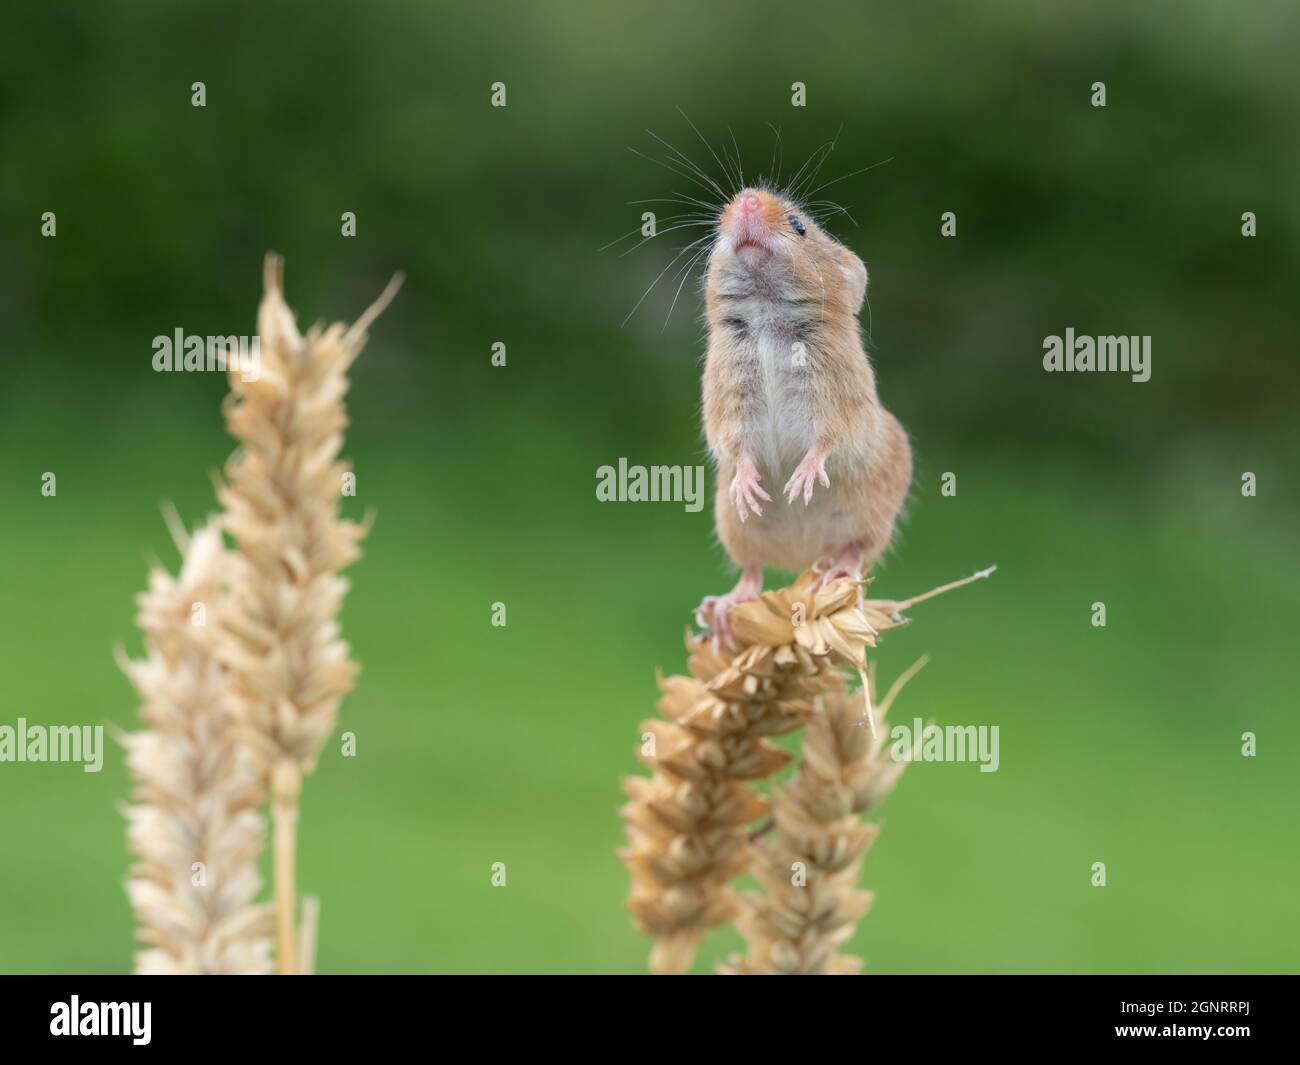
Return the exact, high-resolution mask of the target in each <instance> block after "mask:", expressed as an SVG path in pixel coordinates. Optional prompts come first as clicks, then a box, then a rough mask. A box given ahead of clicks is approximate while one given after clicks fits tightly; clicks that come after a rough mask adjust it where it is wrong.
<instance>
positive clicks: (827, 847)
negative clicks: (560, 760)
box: [619, 570, 992, 975]
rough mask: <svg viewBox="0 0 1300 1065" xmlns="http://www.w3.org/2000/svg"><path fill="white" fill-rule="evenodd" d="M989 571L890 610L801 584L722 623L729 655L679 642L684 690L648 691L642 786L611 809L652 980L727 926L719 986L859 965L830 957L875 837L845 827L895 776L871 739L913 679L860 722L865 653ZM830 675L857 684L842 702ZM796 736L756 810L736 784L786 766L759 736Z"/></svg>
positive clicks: (679, 680) (812, 582)
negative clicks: (791, 772) (794, 749)
mask: <svg viewBox="0 0 1300 1065" xmlns="http://www.w3.org/2000/svg"><path fill="white" fill-rule="evenodd" d="M991 572H992V570H987V571H983V572H981V573H978V574H976V575H975V576H973V577H969V578H967V579H966V580H963V581H954V582H953V583H952V584H949V585H944V586H943V587H942V588H937V589H935V590H934V591H933V592H927V593H926V594H924V595H920V596H916V597H914V598H912V599H909V600H905V601H894V600H872V599H864V598H863V596H862V592H861V588H862V586H863V582H859V581H854V580H849V579H842V580H838V581H834V582H832V583H830V584H827V585H825V586H823V587H820V588H818V587H817V584H816V582H817V576H818V574H817V572H816V571H815V570H809V571H808V572H806V573H804V574H802V575H800V576H799V577H798V578H797V579H796V580H795V581H794V583H793V584H791V585H790V586H789V587H786V588H782V589H780V590H778V591H772V592H765V593H764V594H763V595H762V596H761V597H760V598H759V599H757V600H755V601H753V602H750V603H745V604H742V605H741V606H738V607H734V608H733V609H732V613H731V623H732V628H733V629H734V631H735V633H736V636H737V639H738V641H739V645H740V646H739V648H738V649H731V650H728V651H726V652H723V651H721V650H720V649H718V648H717V647H715V646H714V645H713V644H712V643H710V642H709V641H708V640H706V639H703V638H700V637H696V636H693V635H691V634H690V633H689V632H688V633H687V636H686V647H687V651H688V652H689V660H688V670H689V674H690V675H689V676H684V677H683V676H675V677H668V678H666V679H665V678H663V677H661V678H660V680H659V687H660V690H661V692H662V697H661V698H660V700H659V710H660V713H662V714H663V716H664V717H665V718H667V719H668V720H666V721H663V720H659V721H656V720H651V721H646V722H643V723H642V726H641V727H642V730H643V737H644V739H645V742H644V743H643V746H642V748H641V760H642V761H643V762H645V764H646V765H647V766H649V767H650V770H651V775H650V777H649V778H645V777H634V778H630V779H627V780H625V781H624V791H625V792H626V793H627V795H628V796H629V798H630V800H631V801H630V802H628V803H627V804H625V805H624V806H623V808H622V810H621V813H622V817H623V821H624V824H625V826H626V831H627V838H628V845H627V846H626V847H625V848H624V849H623V850H621V851H620V852H619V855H620V857H621V858H622V859H623V862H624V863H625V864H626V865H627V867H628V869H629V871H630V872H631V879H632V886H631V892H630V894H629V896H628V907H629V909H631V911H632V914H633V916H634V918H635V919H636V922H637V925H638V927H639V928H640V929H641V931H642V932H643V933H644V934H646V935H648V936H650V937H652V938H653V939H654V940H655V945H654V947H653V948H652V950H651V953H650V968H651V970H652V971H653V972H656V973H663V974H678V973H685V972H687V971H688V970H689V969H690V968H691V965H692V963H693V962H694V958H695V952H696V948H697V947H698V945H699V942H700V940H701V939H702V938H703V937H704V936H705V934H706V933H708V932H709V931H710V930H711V929H712V928H714V927H716V926H718V925H721V924H725V923H727V922H728V921H734V922H735V924H736V927H737V928H738V929H739V930H740V932H741V934H742V935H743V936H744V937H745V940H746V942H747V944H748V950H747V952H746V953H745V954H744V955H734V956H732V957H731V958H730V959H729V960H728V961H727V963H726V964H725V965H722V966H720V967H719V969H720V971H721V972H723V973H728V974H733V975H749V974H760V973H761V974H847V973H855V972H857V971H859V970H860V968H861V964H862V963H861V961H860V960H859V959H857V958H854V957H852V956H849V955H841V954H839V952H838V951H839V948H840V947H841V946H843V944H844V943H845V942H847V941H848V939H849V938H850V937H851V936H852V934H853V930H854V927H855V924H856V922H857V920H858V919H859V918H860V917H862V916H863V915H864V914H865V913H866V910H867V907H868V906H869V905H870V903H871V895H870V894H869V893H867V892H863V891H859V890H858V887H857V881H858V874H859V871H860V869H861V865H862V856H863V855H864V854H865V853H866V850H867V848H868V847H869V846H870V845H871V843H872V841H873V840H874V839H875V835H876V829H875V827H874V826H872V825H865V824H863V823H862V822H861V821H860V819H859V817H860V815H861V814H862V813H863V812H864V811H866V810H867V809H869V808H870V807H872V806H874V805H875V804H876V803H877V802H879V801H880V800H882V799H883V798H884V797H885V795H887V794H888V792H889V791H890V789H891V788H892V787H893V786H894V783H895V781H896V780H897V779H898V777H899V775H900V774H901V773H902V771H903V768H904V765H903V763H896V762H892V761H890V760H888V759H887V758H885V757H884V756H883V748H884V734H883V732H882V730H881V727H880V726H881V722H882V721H883V718H884V713H885V711H887V710H888V708H889V704H890V703H891V702H892V701H893V699H894V697H895V696H896V695H897V693H898V690H899V689H900V688H901V687H902V684H903V683H905V682H906V680H907V679H908V678H909V677H910V676H911V675H912V674H913V673H914V672H915V669H916V668H919V664H918V666H917V667H914V668H913V669H912V670H909V671H908V673H906V674H904V676H903V677H902V678H901V679H900V682H899V683H898V684H896V685H895V686H894V688H893V689H892V690H891V691H890V693H889V694H888V695H887V696H886V698H885V701H884V703H883V704H882V705H881V706H880V707H879V708H873V707H872V705H871V703H872V699H871V682H870V681H869V680H868V679H867V677H866V668H867V660H866V650H867V648H868V647H872V648H874V647H875V646H876V639H877V637H878V636H879V635H880V634H881V633H883V632H885V631H887V630H888V629H891V628H894V627H896V626H898V625H901V624H904V623H906V621H907V619H906V618H905V617H904V616H903V614H902V611H903V610H904V609H906V608H908V607H910V606H912V605H913V604H915V603H919V602H921V601H922V600H924V599H928V598H930V597H931V596H933V595H937V594H940V593H941V592H944V591H948V590H950V589H952V588H956V587H960V586H961V585H963V584H968V583H970V582H971V581H973V580H978V579H980V578H981V577H985V576H988V574H989V573H991ZM920 664H923V662H922V663H920ZM845 667H851V668H852V670H853V672H854V673H856V674H857V675H858V676H860V677H861V678H862V679H863V684H862V687H861V688H860V689H859V690H858V691H856V692H851V691H850V690H849V677H850V674H849V673H848V672H846V668H845ZM805 726H806V728H807V732H806V736H805V742H804V745H803V750H802V756H801V759H800V762H799V765H798V767H797V770H796V773H795V776H794V777H793V779H792V780H791V781H790V782H789V783H788V784H786V785H785V786H784V787H782V788H779V789H775V790H774V791H773V793H772V798H771V800H767V799H764V798H763V797H762V796H761V795H760V794H759V793H758V792H757V790H755V789H754V788H753V787H752V786H751V785H752V783H753V782H757V781H761V780H770V778H771V777H772V776H773V774H775V773H776V772H777V771H778V770H780V769H782V768H784V767H785V766H786V765H787V764H788V763H789V762H790V761H791V756H790V755H788V754H786V753H785V752H784V751H782V750H780V749H779V748H777V747H776V746H774V745H773V744H772V743H771V742H770V741H768V740H767V739H765V737H767V736H775V735H780V734H782V733H788V732H793V731H795V730H797V729H799V728H802V727H805ZM769 812H770V813H771V814H772V816H771V818H770V819H769V820H768V821H767V822H766V824H763V825H761V826H755V824H754V823H755V822H756V821H757V820H758V818H760V817H762V816H763V815H764V814H767V813H769ZM773 829H774V830H775V832H774V834H773V836H772V838H766V837H768V834H769V833H771V832H772V830H773ZM741 872H749V873H751V874H753V876H754V877H755V879H757V880H758V882H759V884H760V885H761V886H762V887H763V888H764V889H765V893H764V894H757V893H748V894H746V895H744V896H739V895H737V893H736V892H735V890H734V888H733V887H732V883H731V881H732V879H733V878H734V877H735V876H736V875H737V874H738V873H741Z"/></svg>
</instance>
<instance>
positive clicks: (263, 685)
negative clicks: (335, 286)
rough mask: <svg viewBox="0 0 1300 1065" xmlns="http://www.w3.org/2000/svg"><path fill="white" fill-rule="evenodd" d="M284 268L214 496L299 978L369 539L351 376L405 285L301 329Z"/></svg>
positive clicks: (227, 649)
mask: <svg viewBox="0 0 1300 1065" xmlns="http://www.w3.org/2000/svg"><path fill="white" fill-rule="evenodd" d="M282 274H283V263H282V261H281V259H280V258H279V257H278V256H275V255H268V256H267V258H266V263H265V268H264V271H263V280H264V294H263V296H262V303H261V306H260V307H259V309H258V314H257V327H258V335H259V337H260V342H261V368H260V369H261V372H260V374H259V375H258V376H257V378H256V379H255V380H245V379H244V375H243V374H242V373H240V372H239V371H238V370H234V369H232V372H231V374H230V387H231V394H230V396H229V397H228V399H227V403H226V407H225V413H226V423H227V426H228V428H229V430H230V432H231V434H232V435H233V436H235V437H236V439H237V440H238V441H239V443H240V448H239V450H237V451H236V452H235V454H234V455H233V456H232V457H231V459H230V462H229V463H228V464H227V467H226V480H227V483H226V484H224V485H219V486H218V494H219V498H220V500H221V503H222V505H223V506H224V507H225V508H226V525H227V528H228V529H229V530H230V532H231V534H232V535H233V537H234V539H235V543H236V545H237V548H238V550H237V552H236V557H235V565H234V566H233V568H232V571H231V587H232V593H233V595H232V598H233V603H232V608H231V610H230V611H229V612H228V613H227V614H226V615H225V616H224V618H223V631H224V634H225V637H226V638H225V640H224V642H223V647H222V657H223V660H224V662H225V663H226V665H227V666H228V668H229V671H230V677H231V690H232V694H233V697H234V705H235V708H236V711H237V713H238V716H239V720H240V724H241V728H242V735H243V737H244V740H245V742H246V743H247V744H248V747H249V749H250V750H251V751H252V753H253V757H254V761H255V764H256V765H257V768H258V772H259V775H260V779H261V781H262V783H263V785H264V786H268V787H269V788H270V790H271V813H272V823H273V828H274V836H275V840H274V850H273V868H274V878H275V904H276V962H277V969H278V971H279V972H281V973H293V972H296V971H298V970H299V969H300V967H301V963H300V959H299V954H298V949H297V947H296V945H295V928H294V924H295V914H294V911H295V909H296V905H295V903H296V897H297V896H296V887H295V884H294V868H295V848H296V835H297V820H298V799H299V794H300V792H301V790H302V778H303V776H304V775H305V774H307V773H310V772H311V771H312V769H313V768H314V767H315V765H316V760H317V758H318V757H319V755H320V752H321V749H322V747H323V746H324V744H325V741H326V740H327V739H328V738H329V736H330V734H331V733H332V732H333V731H334V727H335V724H336V722H337V719H338V708H339V702H340V701H341V699H342V698H343V696H344V695H345V694H346V693H347V692H348V691H349V690H351V688H352V687H353V685H354V683H355V681H356V676H357V671H358V666H357V664H356V663H355V662H354V661H352V659H351V658H350V657H349V650H348V645H347V644H346V643H344V642H343V640H342V639H341V638H340V634H339V624H338V615H339V609H340V606H341V605H342V601H343V597H344V595H345V594H346V592H347V588H348V582H347V581H346V580H345V579H344V578H343V577H342V576H340V571H342V570H343V569H344V568H345V567H346V566H348V565H349V564H350V563H351V562H353V561H355V560H356V559H357V558H358V557H359V555H360V549H359V547H358V543H359V541H360V540H361V539H362V537H363V536H364V535H365V529H364V528H363V527H362V526H360V525H358V524H357V523H355V522H351V521H345V520H343V519H342V518H340V516H339V506H340V498H341V496H342V493H343V487H344V483H345V475H347V474H348V473H349V472H350V471H349V467H348V465H347V463H345V462H343V461H341V460H340V458H339V454H340V451H341V450H342V447H343V431H344V429H345V428H346V426H347V414H346V411H345V409H344V404H343V399H344V396H345V395H346V393H347V390H348V377H347V372H348V368H349V367H350V366H351V364H352V361H353V360H354V359H355V358H356V357H357V355H358V354H359V353H360V351H361V349H362V347H363V346H364V344H365V341H366V329H367V327H368V326H369V325H370V323H371V322H372V321H373V320H374V318H375V317H376V316H377V315H378V314H379V313H380V312H381V311H383V309H384V308H385V307H386V306H387V305H388V302H389V301H390V300H391V299H392V297H393V296H394V295H395V294H396V292H397V288H398V287H399V285H400V284H401V277H400V275H398V276H397V277H395V278H394V279H393V281H392V283H390V284H389V286H388V288H387V289H386V290H385V291H384V293H383V295H382V296H380V298H379V300H378V301H376V303H375V304H374V305H373V306H372V307H371V308H370V309H369V310H368V311H366V312H365V314H363V315H362V316H361V318H360V319H358V320H357V322H356V323H355V324H354V325H352V326H351V327H348V326H345V325H343V324H342V323H335V324H333V325H331V326H329V327H327V328H325V327H322V326H321V325H319V324H317V325H313V326H312V327H311V329H309V330H308V332H307V334H306V336H303V335H302V334H300V333H299V332H298V327H297V324H296V322H295V320H294V316H293V313H292V312H291V311H290V310H289V307H288V306H287V304H286V303H285V300H284V293H283V287H282Z"/></svg>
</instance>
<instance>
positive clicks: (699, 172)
mask: <svg viewBox="0 0 1300 1065" xmlns="http://www.w3.org/2000/svg"><path fill="white" fill-rule="evenodd" d="M646 132H647V133H649V134H650V136H652V137H653V138H654V139H655V140H657V141H658V142H659V143H660V144H662V145H663V146H664V147H665V148H667V149H668V150H669V151H670V152H673V153H674V154H676V156H677V157H678V159H680V160H681V162H683V163H684V164H685V165H686V166H688V167H689V168H690V169H691V170H692V171H693V172H694V173H695V174H697V175H698V176H699V177H701V178H703V179H704V180H705V181H707V182H708V183H709V184H710V185H711V186H712V187H713V189H714V191H715V192H717V194H718V196H719V197H720V198H721V199H723V200H725V199H726V198H727V194H726V193H725V192H723V191H722V187H721V186H720V185H719V184H718V183H717V182H716V181H714V180H713V178H711V177H710V176H709V175H708V174H706V173H705V172H704V171H703V170H702V169H701V168H700V166H699V164H698V163H696V162H695V160H694V159H692V158H690V157H689V156H688V155H687V154H686V153H685V152H683V151H681V150H679V149H677V148H674V147H673V146H672V145H671V144H669V143H668V142H667V141H666V140H664V139H663V138H662V137H661V136H659V134H657V133H655V131H654V130H651V129H648V130H646Z"/></svg>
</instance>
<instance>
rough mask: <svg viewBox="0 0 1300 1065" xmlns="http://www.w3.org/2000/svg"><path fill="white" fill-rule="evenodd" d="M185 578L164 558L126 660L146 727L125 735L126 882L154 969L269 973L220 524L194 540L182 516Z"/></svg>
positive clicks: (144, 962)
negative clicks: (227, 661)
mask: <svg viewBox="0 0 1300 1065" xmlns="http://www.w3.org/2000/svg"><path fill="white" fill-rule="evenodd" d="M169 521H170V523H171V524H172V530H173V536H174V537H175V538H176V541H177V546H178V547H179V548H180V549H181V552H182V555H183V559H184V560H183V563H182V565H181V569H180V574H179V575H178V576H177V577H172V576H171V575H170V574H168V573H167V572H166V571H164V570H163V569H162V568H161V567H160V566H156V565H155V566H154V567H152V568H151V569H150V573H149V588H148V590H147V591H146V592H144V593H142V594H141V595H140V596H138V597H137V600H136V601H137V604H138V606H139V614H138V618H137V623H138V625H139V627H140V629H141V630H142V631H143V633H144V637H145V649H146V655H145V657H144V658H143V659H141V660H139V661H130V660H127V659H126V658H125V656H119V658H120V663H121V666H122V668H123V670H124V671H125V672H126V674H127V676H128V677H129V678H130V680H131V682H132V684H134V686H135V688H136V691H137V692H138V693H139V695H140V698H141V700H142V704H143V705H142V706H141V709H140V716H141V717H142V718H143V720H144V723H145V725H146V726H147V728H146V729H145V730H144V731H141V732H135V733H131V734H129V735H126V736H123V737H122V742H123V743H124V744H125V746H126V762H127V768H128V769H129V771H130V773H131V777H132V779H133V781H134V789H133V792H132V797H133V799H134V802H133V803H132V804H131V805H129V806H127V807H126V808H125V810H124V812H125V814H126V819H127V842H128V844H129V846H130V849H131V851H132V853H134V855H135V857H136V862H135V864H134V865H133V866H132V869H131V874H130V877H129V878H128V880H127V883H126V890H127V895H128V897H129V898H130V901H131V906H132V908H133V909H134V911H135V915H136V919H137V921H138V923H139V931H138V936H139V938H140V939H141V940H142V941H143V942H144V943H145V944H147V949H145V950H141V951H139V952H138V953H137V954H136V959H135V969H136V972H138V973H149V974H218V973H265V972H267V971H269V969H270V958H271V945H270V939H269V938H268V936H269V933H270V914H269V912H268V910H267V908H266V907H265V906H263V905H257V904H255V903H254V901H253V900H254V898H255V897H256V895H257V893H258V891H259V889H260V887H261V881H260V878H259V877H258V873H257V856H258V854H260V853H261V850H262V847H263V844H264V842H265V838H264V837H265V832H264V828H263V823H262V818H261V816H260V814H259V813H258V812H257V807H258V805H259V802H260V795H259V788H258V786H257V780H256V778H255V776H254V774H253V772H252V770H251V769H250V767H249V766H248V765H247V763H246V762H245V761H243V760H242V758H241V751H240V745H239V743H238V741H237V738H236V735H235V728H234V723H233V721H232V717H231V707H230V703H229V699H228V697H227V695H226V688H225V684H224V680H223V677H222V676H221V668H220V666H219V664H218V662H217V656H216V632H217V623H218V621H219V617H220V614H221V611H222V610H223V609H224V607H223V603H222V598H221V596H222V585H221V577H222V572H223V569H224V567H225V564H226V562H227V554H226V551H225V548H224V547H223V545H222V540H221V532H220V529H219V526H218V524H217V522H216V521H215V520H214V521H210V522H209V523H208V524H207V525H205V526H203V527H202V528H200V529H199V530H198V531H197V532H195V534H194V536H193V537H192V538H191V537H189V536H187V535H186V534H185V531H184V529H183V528H182V527H181V526H180V522H179V519H178V518H175V516H174V513H173V514H172V515H169Z"/></svg>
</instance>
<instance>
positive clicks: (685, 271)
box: [659, 246, 709, 333]
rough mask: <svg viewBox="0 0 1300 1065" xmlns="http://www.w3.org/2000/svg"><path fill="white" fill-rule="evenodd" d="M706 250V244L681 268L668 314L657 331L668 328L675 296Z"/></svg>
mask: <svg viewBox="0 0 1300 1065" xmlns="http://www.w3.org/2000/svg"><path fill="white" fill-rule="evenodd" d="M708 250H709V249H708V247H707V246H705V247H703V248H701V249H700V250H699V251H697V252H696V253H695V254H694V255H693V256H691V258H690V259H689V260H688V261H687V263H686V266H685V267H683V268H682V272H681V274H680V275H679V276H680V277H681V281H679V282H678V283H677V291H676V292H674V293H673V302H672V303H671V304H669V306H668V314H667V316H666V317H665V318H664V324H663V325H662V326H661V327H660V329H659V332H661V333H662V332H663V331H664V330H665V329H667V328H668V323H669V321H670V320H671V319H672V316H673V311H674V310H675V309H676V307H677V297H678V296H680V295H681V294H682V287H683V286H684V285H685V284H686V279H687V278H688V277H690V275H691V271H692V270H693V269H694V268H695V264H696V263H698V262H699V261H700V256H702V255H704V254H705V253H706V252H707V251H708Z"/></svg>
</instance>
